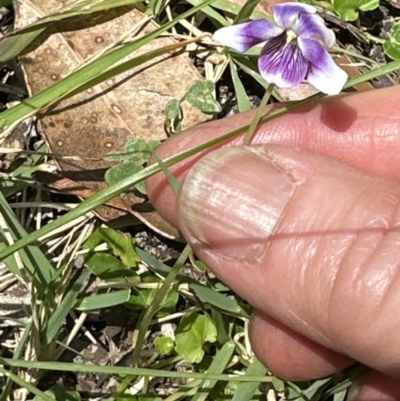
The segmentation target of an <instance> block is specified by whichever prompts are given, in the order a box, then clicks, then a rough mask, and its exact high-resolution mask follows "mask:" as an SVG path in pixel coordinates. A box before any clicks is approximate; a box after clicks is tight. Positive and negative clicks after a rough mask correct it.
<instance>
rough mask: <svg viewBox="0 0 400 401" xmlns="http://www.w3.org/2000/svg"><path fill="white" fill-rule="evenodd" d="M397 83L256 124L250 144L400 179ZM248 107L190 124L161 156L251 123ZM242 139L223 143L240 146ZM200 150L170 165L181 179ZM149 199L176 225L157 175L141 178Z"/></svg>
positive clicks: (170, 196)
mask: <svg viewBox="0 0 400 401" xmlns="http://www.w3.org/2000/svg"><path fill="white" fill-rule="evenodd" d="M399 104H400V87H399V86H395V87H390V88H385V89H380V90H374V91H371V92H364V93H357V94H350V95H346V96H344V97H343V96H342V97H330V98H326V99H324V100H323V101H321V102H319V103H315V104H312V105H310V106H306V107H303V108H301V109H299V110H296V111H294V112H291V113H288V114H286V115H284V116H282V117H279V118H276V119H274V120H272V121H270V122H267V123H265V124H262V125H261V126H260V128H259V129H258V131H257V134H256V136H255V138H254V141H253V143H258V144H260V143H275V144H281V145H287V146H296V147H299V148H302V149H306V150H311V151H314V152H316V153H319V154H322V155H327V156H332V157H334V158H336V159H338V160H341V161H343V162H345V163H348V164H351V165H353V166H355V167H358V168H360V169H362V170H365V171H369V172H372V173H375V174H378V175H381V176H383V177H387V178H394V179H400V157H398V155H399V154H400V114H399V113H398V108H399ZM253 113H254V111H251V112H247V113H243V114H237V115H234V116H232V117H229V118H225V119H223V120H219V121H212V122H209V123H205V124H201V125H198V126H195V127H193V128H191V129H189V130H187V131H185V132H183V133H182V134H179V135H177V136H174V137H172V138H170V139H169V140H168V141H166V142H165V143H164V144H163V145H161V146H160V147H159V148H158V150H157V154H158V156H159V157H160V158H165V157H167V156H171V155H173V154H176V153H177V152H180V151H182V150H184V149H188V148H191V147H193V146H195V145H197V144H200V143H203V142H204V141H206V140H209V139H211V138H214V137H216V136H218V135H220V134H222V133H224V132H227V131H229V130H232V129H234V128H237V127H238V126H240V125H243V124H245V123H248V122H249V121H251V118H252V116H253V115H254V114H253ZM242 140H243V137H237V138H235V139H234V140H231V141H229V142H228V143H225V145H237V144H240V143H241V141H242ZM215 148H216V147H214V148H211V149H210V150H208V151H206V152H202V153H201V154H198V155H196V156H194V157H191V158H189V159H187V160H185V161H183V162H181V163H178V164H177V165H175V166H173V167H172V168H171V171H172V172H173V173H174V174H175V175H176V176H177V177H178V178H179V179H180V180H182V179H183V178H184V176H185V175H186V172H187V171H188V169H189V168H190V166H192V165H193V164H194V163H195V161H197V160H199V159H200V158H201V157H202V156H203V155H204V153H207V152H209V151H211V150H213V149H215ZM147 189H148V194H149V197H150V200H151V201H152V203H153V204H154V205H155V207H156V209H157V210H158V212H159V213H160V214H161V215H162V216H163V217H164V218H165V219H166V220H167V221H169V222H170V223H171V224H172V225H174V226H176V225H177V219H176V195H175V194H174V192H173V191H172V189H171V188H170V186H169V184H168V181H167V180H166V179H165V177H164V175H163V174H161V173H160V174H157V175H155V176H153V177H151V178H150V179H149V180H148V182H147Z"/></svg>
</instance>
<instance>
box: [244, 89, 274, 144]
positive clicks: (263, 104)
mask: <svg viewBox="0 0 400 401" xmlns="http://www.w3.org/2000/svg"><path fill="white" fill-rule="evenodd" d="M274 89H275V85H274V84H269V85H268V88H267V89H266V91H265V93H264V96H263V98H262V100H261V103H260V106H259V107H258V109H257V111H256V114H255V115H254V118H253V120H252V121H251V124H250V127H249V130H248V131H247V133H246V135H245V137H244V139H243V145H250V144H251V141H252V140H253V137H254V134H255V132H256V129H257V126H258V124H259V123H260V121H261V119H262V117H263V116H264V117H265V114H263V113H264V110H265V107H266V106H267V103H268V101H269V99H270V98H271V95H272V92H273V91H274Z"/></svg>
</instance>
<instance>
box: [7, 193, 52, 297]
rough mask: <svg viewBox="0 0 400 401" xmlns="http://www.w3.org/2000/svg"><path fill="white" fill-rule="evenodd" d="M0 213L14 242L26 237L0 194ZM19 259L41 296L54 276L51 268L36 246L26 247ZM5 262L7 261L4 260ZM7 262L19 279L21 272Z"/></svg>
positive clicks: (12, 262) (11, 262) (13, 262)
mask: <svg viewBox="0 0 400 401" xmlns="http://www.w3.org/2000/svg"><path fill="white" fill-rule="evenodd" d="M0 213H1V214H2V216H3V218H4V220H5V222H6V224H7V227H8V230H9V234H11V236H12V237H13V239H14V241H15V240H19V239H20V238H24V237H25V236H27V235H28V233H27V232H26V231H25V229H24V228H23V227H22V226H21V224H20V222H19V221H18V219H17V217H16V216H15V214H14V212H13V210H12V209H11V207H10V205H9V204H8V202H7V200H6V198H5V197H4V195H3V194H2V193H1V192H0ZM0 231H1V230H0ZM20 257H21V259H22V262H23V264H24V268H25V269H26V272H27V273H28V274H29V279H31V280H32V282H33V284H34V286H35V288H36V289H37V290H38V291H39V292H40V293H42V295H43V292H44V291H46V290H47V289H48V287H49V285H50V284H51V283H52V280H53V277H54V276H55V270H54V268H53V266H52V265H51V263H50V262H49V261H48V259H47V258H46V256H45V255H44V254H43V252H42V251H41V250H40V249H39V248H38V247H37V246H29V247H26V248H25V249H24V250H22V251H21V252H20ZM5 262H7V260H5ZM8 262H10V263H9V264H8V267H9V269H10V271H12V272H13V274H15V275H17V276H20V277H21V274H22V273H23V272H21V271H19V268H18V266H17V265H16V264H15V261H11V260H8Z"/></svg>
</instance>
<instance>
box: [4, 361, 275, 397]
mask: <svg viewBox="0 0 400 401" xmlns="http://www.w3.org/2000/svg"><path fill="white" fill-rule="evenodd" d="M0 365H6V366H11V367H17V368H30V369H41V370H56V371H61V372H63V371H64V372H75V373H78V372H82V373H83V372H85V373H105V374H110V375H121V376H125V375H132V376H145V377H151V376H153V377H170V378H182V379H201V380H221V381H233V382H241V381H243V382H262V383H271V381H272V377H271V376H264V375H262V376H259V375H257V376H250V375H248V376H243V375H235V374H212V373H198V372H174V371H171V370H166V369H148V368H132V367H125V366H109V365H94V364H88V365H85V364H80V363H68V362H52V361H26V360H22V359H11V358H0ZM52 401H54V400H52Z"/></svg>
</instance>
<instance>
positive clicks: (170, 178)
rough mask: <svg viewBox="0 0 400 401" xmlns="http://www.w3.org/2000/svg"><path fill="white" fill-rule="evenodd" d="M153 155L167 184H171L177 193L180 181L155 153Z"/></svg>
mask: <svg viewBox="0 0 400 401" xmlns="http://www.w3.org/2000/svg"><path fill="white" fill-rule="evenodd" d="M154 157H155V158H156V160H157V163H158V165H159V166H160V169H161V170H162V172H163V173H164V175H165V177H166V178H167V180H168V182H169V185H171V188H172V190H173V191H174V192H175V193H176V194H177V193H178V192H179V187H180V186H181V183H180V182H179V180H178V179H177V178H176V177H175V176H174V175H173V174H172V172H171V170H169V169H168V167H167V166H166V165H165V164H164V162H163V161H162V160H161V159H160V158H159V157H158V156H157V154H154Z"/></svg>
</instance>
